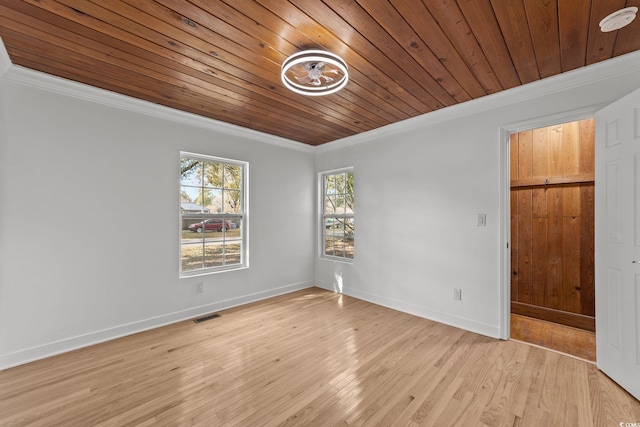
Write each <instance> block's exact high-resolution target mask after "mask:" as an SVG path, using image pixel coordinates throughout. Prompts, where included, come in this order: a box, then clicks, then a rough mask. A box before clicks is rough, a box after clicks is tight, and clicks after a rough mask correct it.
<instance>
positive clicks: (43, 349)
mask: <svg viewBox="0 0 640 427" xmlns="http://www.w3.org/2000/svg"><path fill="white" fill-rule="evenodd" d="M313 286H314V284H313V282H311V281H309V282H301V283H294V284H292V285H287V286H283V287H280V288H275V289H270V290H268V291H263V292H257V293H253V294H249V295H243V296H240V297H236V298H231V299H228V300H224V301H218V302H215V303H211V304H206V305H202V306H199V307H193V308H190V309H187V310H181V311H176V312H173V313H169V314H164V315H162V316H157V317H152V318H149V319H145V320H141V321H138V322H133V323H128V324H125V325H120V326H116V327H113V328H108V329H103V330H100V331H96V332H92V333H89V334H85V335H79V336H75V337H71V338H67V339H64V340H60V341H55V342H51V343H47V344H43V345H40V346H36V347H31V348H28V349H25V350H20V351H16V352H14V353H9V354H3V355H0V371H2V370H5V369H9V368H12V367H14V366H18V365H24V364H26V363H29V362H33V361H36V360H40V359H45V358H47V357H51V356H55V355H57V354H61V353H66V352H69V351H73V350H77V349H79V348H83V347H89V346H91V345H95V344H99V343H101V342H105V341H110V340H113V339H116V338H121V337H124V336H127V335H132V334H136V333H139V332H144V331H148V330H150V329H155V328H159V327H161V326H166V325H169V324H171V323H176V322H181V321H183V320H188V319H192V318H194V317H198V316H202V315H203V314H209V313H213V312H216V311H220V310H226V309H228V308H232V307H237V306H239V305H243V304H248V303H251V302H255V301H260V300H263V299H266V298H271V297H275V296H278V295H283V294H288V293H290V292H294V291H297V290H301V289H307V288H311V287H313Z"/></svg>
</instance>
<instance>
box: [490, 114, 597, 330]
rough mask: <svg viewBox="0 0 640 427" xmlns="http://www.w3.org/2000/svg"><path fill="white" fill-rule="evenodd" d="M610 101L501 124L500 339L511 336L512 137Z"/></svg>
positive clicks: (575, 116) (571, 119) (582, 116)
mask: <svg viewBox="0 0 640 427" xmlns="http://www.w3.org/2000/svg"><path fill="white" fill-rule="evenodd" d="M606 105H607V104H606V103H605V104H597V105H592V106H590V107H585V108H581V109H578V110H571V111H566V112H563V113H557V114H552V115H549V116H542V117H537V118H534V119H529V120H523V121H520V122H514V123H508V124H505V125H503V126H501V127H500V325H499V331H500V336H499V338H500V339H502V340H508V339H510V336H511V316H510V315H511V170H510V165H511V162H510V154H511V153H510V151H509V140H510V139H509V137H510V135H511V134H512V133H517V132H522V131H526V130H531V129H538V128H543V127H548V126H554V125H559V124H562V123H568V122H574V121H577V120H583V119H589V118H593V117H595V115H596V112H597V111H598V110H601V109H602V108H604V107H605V106H606Z"/></svg>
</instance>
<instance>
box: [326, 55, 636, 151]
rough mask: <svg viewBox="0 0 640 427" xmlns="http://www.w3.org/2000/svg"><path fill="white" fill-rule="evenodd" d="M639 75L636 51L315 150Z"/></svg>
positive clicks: (331, 148)
mask: <svg viewBox="0 0 640 427" xmlns="http://www.w3.org/2000/svg"><path fill="white" fill-rule="evenodd" d="M639 72H640V51H637V52H632V53H628V54H626V55H622V56H618V57H616V58H612V59H608V60H606V61H602V62H598V63H596V64H592V65H589V66H586V67H582V68H578V69H576V70H572V71H568V72H566V73H562V74H558V75H555V76H552V77H547V78H546V79H542V80H538V81H535V82H532V83H528V84H526V85H523V86H517V87H515V88H511V89H507V90H504V91H501V92H497V93H494V94H491V95H486V96H483V97H482V98H477V99H473V100H471V101H467V102H463V103H461V104H456V105H452V106H450V107H445V108H442V109H440V110H436V111H433V112H431V113H426V114H423V115H420V116H417V117H412V118H410V119H406V120H403V121H401V122H396V123H392V124H389V125H386V126H383V127H380V128H377V129H373V130H370V131H367V132H364V133H360V134H357V135H353V136H348V137H346V138H341V139H337V140H335V141H332V142H329V143H326V144H323V145H320V146H318V147H316V152H317V153H322V152H327V151H332V150H337V149H340V148H345V147H350V146H353V145H356V144H361V143H365V142H370V141H374V140H379V139H381V138H388V137H392V136H395V135H397V134H399V133H404V132H407V131H411V130H415V129H420V128H424V127H426V126H430V125H434V124H437V123H442V122H447V121H449V120H454V119H460V118H461V117H465V116H470V115H473V114H477V113H481V112H484V111H489V110H492V109H495V108H498V107H504V106H508V105H512V104H517V103H520V102H523V101H528V100H532V99H536V98H540V97H544V96H546V95H549V94H552V93H557V92H562V91H566V90H570V89H574V88H577V87H580V86H585V85H589V84H593V83H595V82H598V81H602V80H607V79H620V78H622V77H623V76H625V75H628V74H633V73H639Z"/></svg>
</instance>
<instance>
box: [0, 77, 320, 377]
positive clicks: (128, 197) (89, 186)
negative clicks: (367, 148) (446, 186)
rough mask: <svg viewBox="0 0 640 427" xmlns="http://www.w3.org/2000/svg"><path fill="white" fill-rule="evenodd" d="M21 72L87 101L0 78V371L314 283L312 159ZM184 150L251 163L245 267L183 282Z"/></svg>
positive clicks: (298, 149)
mask: <svg viewBox="0 0 640 427" xmlns="http://www.w3.org/2000/svg"><path fill="white" fill-rule="evenodd" d="M14 74H17V75H19V76H21V77H20V78H22V77H24V76H27V79H33V80H34V81H38V82H40V81H44V83H43V86H47V85H50V86H51V85H53V86H56V85H58V84H62V85H63V86H66V87H70V88H73V90H76V91H78V93H83V92H87V91H85V90H84V89H83V88H82V87H80V86H79V85H74V84H72V83H69V82H60V81H57V80H56V79H54V78H51V77H43V76H39V75H38V74H37V73H33V72H30V71H25V70H22V69H19V67H15V68H13V69H11V70H10V71H9V72H8V73H7V74H6V75H5V76H3V78H2V79H0V101H1V104H0V105H3V106H4V109H3V110H0V125H2V128H1V130H0V206H1V209H0V263H1V264H0V369H2V368H6V367H8V366H12V365H16V364H20V363H24V362H26V361H29V360H32V359H37V358H41V357H45V356H48V355H50V354H54V353H58V352H62V351H67V350H69V349H72V348H74V347H79V346H85V345H88V344H91V343H93V342H98V341H102V340H106V339H110V338H113V337H116V336H119V335H123V334H128V333H132V332H134V331H138V330H142V329H147V328H151V327H155V326H159V325H162V324H164V323H168V322H173V321H176V320H179V319H183V318H188V317H193V316H196V315H199V314H202V313H207V312H211V311H216V310H219V309H221V308H224V307H228V306H233V305H237V304H241V303H244V302H247V301H252V300H256V299H260V298H265V297H268V296H271V295H276V294H279V293H284V292H289V291H292V290H295V289H300V288H304V287H309V286H311V285H312V284H313V281H312V280H313V268H314V267H313V259H314V258H313V256H314V252H313V246H314V241H315V240H314V239H315V235H314V233H315V231H314V220H313V216H314V209H315V199H314V195H313V191H311V189H312V188H313V186H314V185H315V181H314V176H313V175H314V161H313V152H312V150H311V149H310V148H308V147H306V146H302V144H300V145H299V146H298V145H297V143H292V142H286V141H284V142H283V143H281V144H270V143H265V142H264V141H262V140H260V139H264V138H262V137H261V136H260V135H258V133H251V132H247V131H240V132H238V131H237V129H235V130H234V132H231V133H226V132H223V131H216V130H215V129H214V128H215V126H213V128H207V126H202V127H201V126H194V125H191V124H183V123H179V122H176V121H172V120H165V119H162V118H156V117H153V116H150V115H147V114H140V113H137V112H133V111H131V110H127V109H120V108H115V107H113V106H109V105H103V104H100V103H97V102H91V101H88V100H84V99H80V98H77V97H71V96H66V95H63V94H60V93H55V92H52V91H50V90H43V89H40V88H38V87H34V85H33V84H25V83H24V82H22V81H19V80H20V78H18V79H16V78H15V76H14ZM36 86H37V85H36ZM87 93H90V96H88V98H91V97H93V96H97V97H98V98H99V97H101V96H102V95H101V94H100V91H97V90H95V89H91V90H89V91H88V92H87ZM109 96H111V98H112V100H116V101H117V102H121V103H123V104H127V103H128V102H129V101H128V100H127V99H126V97H119V96H115V97H114V96H112V95H109ZM143 104H144V103H137V104H136V108H140V109H142V110H144V109H145V108H146V107H145V106H144V105H143ZM3 111H4V114H2V112H3ZM157 111H162V114H164V115H166V116H171V115H172V112H171V111H169V110H168V109H164V110H163V109H157ZM196 122H197V120H196ZM202 122H203V123H204V122H206V121H205V120H202ZM222 128H223V130H224V126H222ZM242 134H246V135H247V136H246V137H242V136H239V135H242ZM265 138H266V137H265ZM289 145H290V146H291V147H292V148H289ZM302 147H304V148H302ZM181 150H184V151H189V152H195V153H201V154H208V155H214V156H221V157H226V158H230V159H237V160H243V161H248V162H249V197H250V200H249V203H250V224H249V226H250V232H249V241H250V268H249V269H244V270H240V271H232V272H225V273H219V274H214V275H208V276H202V277H198V278H188V279H179V278H178V260H179V253H178V251H179V249H178V223H179V219H178V201H179V152H180V151H181ZM198 281H204V282H205V292H204V293H202V294H198V293H196V286H195V283H196V282H198Z"/></svg>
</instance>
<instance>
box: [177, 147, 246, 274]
mask: <svg viewBox="0 0 640 427" xmlns="http://www.w3.org/2000/svg"><path fill="white" fill-rule="evenodd" d="M185 158H189V159H194V160H200V161H204V162H215V163H222V164H229V165H234V166H240V167H241V168H242V186H241V188H240V192H241V195H240V203H241V206H242V212H240V213H210V212H189V213H185V212H183V211H182V209H181V208H182V206H181V202H182V197H181V191H182V188H183V185H182V179H181V178H182V177H181V176H180V175H179V176H178V206H179V208H180V209H179V211H180V212H179V214H178V217H179V220H178V222H179V234H178V249H179V250H178V270H179V272H180V278H184V277H193V276H201V275H206V274H213V273H220V272H225V271H234V270H240V269H244V268H248V267H249V237H248V236H249V193H248V191H249V185H248V182H249V163H248V162H244V161H240V160H232V159H226V158H223V157H214V156H208V155H204V154H197V153H190V152H184V151H181V152H180V162H182V159H185ZM193 188H196V187H193ZM200 188H204V183H203V184H201V187H200ZM212 218H219V219H221V220H222V221H225V220H228V221H232V222H235V223H236V224H240V226H239V228H240V233H241V239H238V240H229V241H230V242H234V241H235V242H241V251H240V263H233V264H228V265H221V266H215V267H204V266H203V267H202V268H198V269H194V270H188V271H183V270H182V247H183V241H182V232H183V219H194V220H195V219H200V220H201V221H205V220H207V219H212ZM206 242H207V240H206V235H204V234H203V239H202V244H203V246H204V245H205V243H206ZM226 242H227V241H226V239H224V236H223V243H222V245H223V247H224V246H226V244H227V243H226ZM203 260H204V257H203Z"/></svg>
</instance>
